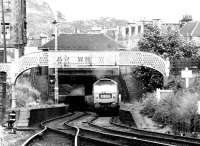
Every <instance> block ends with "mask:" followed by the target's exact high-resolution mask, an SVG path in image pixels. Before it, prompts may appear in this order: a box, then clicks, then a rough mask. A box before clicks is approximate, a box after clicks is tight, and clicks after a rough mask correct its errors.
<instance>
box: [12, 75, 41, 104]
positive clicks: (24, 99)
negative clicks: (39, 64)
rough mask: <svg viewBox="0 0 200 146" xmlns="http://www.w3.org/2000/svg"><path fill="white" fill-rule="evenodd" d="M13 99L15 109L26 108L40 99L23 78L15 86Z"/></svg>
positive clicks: (37, 93) (28, 82) (38, 94)
mask: <svg viewBox="0 0 200 146" xmlns="http://www.w3.org/2000/svg"><path fill="white" fill-rule="evenodd" d="M15 97H16V103H17V107H26V106H31V105H35V104H36V103H37V102H38V100H39V99H40V93H39V91H37V90H36V89H35V88H34V87H33V86H32V85H31V83H30V81H29V80H28V79H27V78H24V79H21V80H20V82H19V83H17V84H16V86H15Z"/></svg>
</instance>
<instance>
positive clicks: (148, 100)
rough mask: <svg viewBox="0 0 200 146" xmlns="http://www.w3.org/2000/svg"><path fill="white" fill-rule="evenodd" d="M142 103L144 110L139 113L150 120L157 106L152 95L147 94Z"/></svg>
mask: <svg viewBox="0 0 200 146" xmlns="http://www.w3.org/2000/svg"><path fill="white" fill-rule="evenodd" d="M142 102H143V106H144V108H143V109H142V110H141V111H140V113H141V114H143V115H146V116H148V117H150V118H151V117H153V115H154V113H155V111H156V106H157V105H156V100H155V98H154V94H147V95H146V96H145V97H143V101H142Z"/></svg>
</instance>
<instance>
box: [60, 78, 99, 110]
mask: <svg viewBox="0 0 200 146" xmlns="http://www.w3.org/2000/svg"><path fill="white" fill-rule="evenodd" d="M96 80H97V78H96V76H92V75H90V76H89V75H88V76H85V75H82V76H80V75H70V76H66V75H63V76H59V84H60V85H59V86H60V87H59V88H60V90H59V94H60V96H61V100H60V102H61V103H65V104H68V105H69V110H70V111H77V110H78V111H86V110H88V105H87V104H86V101H85V96H87V95H92V86H93V83H94V82H95V81H96Z"/></svg>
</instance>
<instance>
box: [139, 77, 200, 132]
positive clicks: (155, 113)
mask: <svg viewBox="0 0 200 146" xmlns="http://www.w3.org/2000/svg"><path fill="white" fill-rule="evenodd" d="M199 89H200V84H199V81H198V80H194V83H193V86H191V87H190V88H188V89H179V90H177V91H176V92H175V94H174V96H168V97H165V98H163V99H161V101H160V102H159V103H156V101H155V100H156V97H155V93H152V94H148V95H147V96H145V98H144V99H143V101H142V103H143V106H144V108H143V109H142V110H141V114H143V115H147V116H148V117H151V118H152V120H153V121H155V122H157V123H159V124H163V125H171V126H172V127H173V130H180V129H181V130H184V131H189V130H190V131H193V130H194V129H197V128H193V127H198V126H199V121H200V116H198V115H197V102H198V101H200V90H199ZM194 117H195V118H194ZM192 119H195V120H192Z"/></svg>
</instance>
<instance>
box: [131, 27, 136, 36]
mask: <svg viewBox="0 0 200 146" xmlns="http://www.w3.org/2000/svg"><path fill="white" fill-rule="evenodd" d="M134 34H135V26H132V27H131V35H134Z"/></svg>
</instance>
